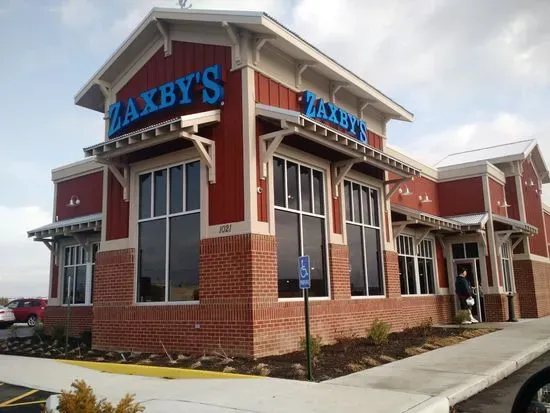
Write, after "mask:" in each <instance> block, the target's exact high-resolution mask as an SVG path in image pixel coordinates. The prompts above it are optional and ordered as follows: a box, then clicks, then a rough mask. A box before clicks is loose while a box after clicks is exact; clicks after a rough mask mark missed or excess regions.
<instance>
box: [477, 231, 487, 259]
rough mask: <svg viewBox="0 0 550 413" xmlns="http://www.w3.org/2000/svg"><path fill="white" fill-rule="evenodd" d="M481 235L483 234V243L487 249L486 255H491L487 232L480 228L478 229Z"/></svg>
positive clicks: (485, 249)
mask: <svg viewBox="0 0 550 413" xmlns="http://www.w3.org/2000/svg"><path fill="white" fill-rule="evenodd" d="M476 232H477V233H478V234H479V235H481V243H482V244H483V250H484V251H485V255H486V256H487V255H489V247H488V244H487V233H486V232H485V231H484V230H481V229H478V230H477V231H476Z"/></svg>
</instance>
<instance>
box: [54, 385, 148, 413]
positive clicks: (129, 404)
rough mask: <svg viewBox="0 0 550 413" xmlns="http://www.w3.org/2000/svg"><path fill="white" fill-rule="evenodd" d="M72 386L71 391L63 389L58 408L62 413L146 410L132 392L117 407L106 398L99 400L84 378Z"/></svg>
mask: <svg viewBox="0 0 550 413" xmlns="http://www.w3.org/2000/svg"><path fill="white" fill-rule="evenodd" d="M71 387H72V390H71V391H62V392H61V395H60V396H59V406H58V408H57V409H58V411H59V412H60V413H74V412H80V413H97V412H101V413H138V412H143V411H144V410H145V407H143V406H142V405H141V404H139V403H134V396H133V395H130V394H127V395H126V396H124V398H123V399H122V400H120V402H119V403H118V404H117V405H116V407H113V405H112V404H111V403H109V402H108V401H106V400H105V399H101V400H97V397H96V396H95V394H94V392H93V390H92V388H91V387H90V386H88V385H87V384H86V382H85V381H84V380H75V381H74V382H73V383H72V384H71ZM47 413H53V411H51V410H50V411H48V412H47Z"/></svg>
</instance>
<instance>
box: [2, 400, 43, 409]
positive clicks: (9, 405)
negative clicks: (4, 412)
mask: <svg viewBox="0 0 550 413" xmlns="http://www.w3.org/2000/svg"><path fill="white" fill-rule="evenodd" d="M46 402H47V400H35V401H34V402H23V403H12V404H8V405H7V406H4V405H0V408H3V407H17V406H30V405H33V404H44V403H46Z"/></svg>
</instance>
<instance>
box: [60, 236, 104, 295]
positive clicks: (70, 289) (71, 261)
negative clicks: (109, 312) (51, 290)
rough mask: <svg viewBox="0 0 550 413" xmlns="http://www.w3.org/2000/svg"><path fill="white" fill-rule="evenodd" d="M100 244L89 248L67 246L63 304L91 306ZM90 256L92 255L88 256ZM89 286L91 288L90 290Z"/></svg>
mask: <svg viewBox="0 0 550 413" xmlns="http://www.w3.org/2000/svg"><path fill="white" fill-rule="evenodd" d="M98 250H99V243H93V244H91V245H90V247H89V249H88V248H83V247H82V246H81V245H72V246H67V247H65V249H64V254H63V291H62V296H63V304H67V303H69V301H70V303H71V304H91V303H92V302H93V300H92V287H93V276H94V268H95V255H96V253H97V251H98ZM88 254H92V255H91V256H88ZM88 285H89V286H90V288H89V289H88V288H87V287H88Z"/></svg>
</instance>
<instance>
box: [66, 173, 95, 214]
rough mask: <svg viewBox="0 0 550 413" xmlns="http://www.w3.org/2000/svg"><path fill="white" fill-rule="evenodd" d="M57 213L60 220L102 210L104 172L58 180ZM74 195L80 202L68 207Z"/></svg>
mask: <svg viewBox="0 0 550 413" xmlns="http://www.w3.org/2000/svg"><path fill="white" fill-rule="evenodd" d="M56 185H57V197H56V204H55V215H56V216H57V218H58V219H59V220H63V219H69V218H75V217H81V216H85V215H90V214H97V213H99V212H101V209H102V205H103V172H102V171H99V172H94V173H91V174H88V175H83V176H79V177H78V178H74V179H69V180H67V181H62V182H58V183H57V184H56ZM72 196H77V197H78V199H79V200H80V204H79V205H78V206H76V207H68V206H67V204H68V203H69V201H70V199H71V197H72Z"/></svg>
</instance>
